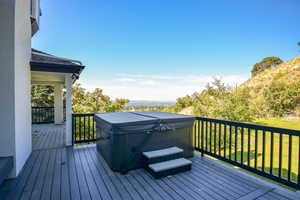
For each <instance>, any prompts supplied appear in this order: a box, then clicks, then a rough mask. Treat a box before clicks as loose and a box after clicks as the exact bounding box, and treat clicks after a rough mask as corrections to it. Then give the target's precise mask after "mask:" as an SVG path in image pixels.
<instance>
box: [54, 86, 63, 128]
mask: <svg viewBox="0 0 300 200" xmlns="http://www.w3.org/2000/svg"><path fill="white" fill-rule="evenodd" d="M62 89H63V86H62V85H61V84H55V85H54V123H55V124H63V123H64V101H63V92H62Z"/></svg>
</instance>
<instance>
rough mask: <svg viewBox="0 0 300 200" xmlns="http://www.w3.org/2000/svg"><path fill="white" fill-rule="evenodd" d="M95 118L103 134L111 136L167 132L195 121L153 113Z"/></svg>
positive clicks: (113, 114) (102, 114)
mask: <svg viewBox="0 0 300 200" xmlns="http://www.w3.org/2000/svg"><path fill="white" fill-rule="evenodd" d="M96 117H97V118H98V119H100V123H101V124H99V125H100V126H101V127H102V128H103V129H104V130H105V132H107V133H111V134H128V133H145V132H146V133H151V132H155V131H169V130H175V129H177V128H182V127H186V126H189V125H191V124H193V123H194V120H195V117H194V116H189V115H182V114H173V113H166V112H155V111H146V112H114V113H101V114H96ZM98 122H99V121H98Z"/></svg>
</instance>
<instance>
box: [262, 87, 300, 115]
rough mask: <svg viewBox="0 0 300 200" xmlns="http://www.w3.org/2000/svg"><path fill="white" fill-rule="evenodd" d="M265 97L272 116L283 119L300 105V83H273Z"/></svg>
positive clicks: (267, 89)
mask: <svg viewBox="0 0 300 200" xmlns="http://www.w3.org/2000/svg"><path fill="white" fill-rule="evenodd" d="M263 95H264V97H265V99H266V106H267V107H268V108H269V112H270V113H271V115H272V116H278V117H282V116H283V115H284V114H286V113H289V112H292V111H293V110H295V109H296V107H297V106H299V105H300V81H299V82H296V83H292V84H287V83H285V82H277V81H273V82H272V83H271V85H270V86H268V87H266V88H265V89H264V94H263Z"/></svg>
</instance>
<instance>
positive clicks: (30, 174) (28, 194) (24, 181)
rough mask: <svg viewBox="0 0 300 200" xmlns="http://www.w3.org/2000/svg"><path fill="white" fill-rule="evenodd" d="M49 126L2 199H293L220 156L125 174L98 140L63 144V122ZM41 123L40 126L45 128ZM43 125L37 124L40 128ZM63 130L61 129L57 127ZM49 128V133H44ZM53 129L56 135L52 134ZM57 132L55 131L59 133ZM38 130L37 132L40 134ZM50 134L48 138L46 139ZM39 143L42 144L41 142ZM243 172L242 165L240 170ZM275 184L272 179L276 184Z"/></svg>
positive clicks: (0, 189) (2, 192) (8, 183)
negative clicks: (172, 169) (113, 166)
mask: <svg viewBox="0 0 300 200" xmlns="http://www.w3.org/2000/svg"><path fill="white" fill-rule="evenodd" d="M42 126H44V128H40V129H39V130H40V131H39V132H40V134H42V135H41V136H38V138H39V139H37V138H34V139H33V140H35V142H33V145H34V149H35V150H34V151H33V152H32V154H31V156H30V158H29V160H28V161H27V163H26V165H25V167H24V169H23V170H22V172H21V174H20V175H19V177H18V178H17V179H13V180H9V181H6V182H5V183H4V184H3V185H2V186H1V187H0V199H1V200H2V199H4V200H5V199H8V200H13V199H36V200H38V199H53V200H59V199H62V200H65V199H66V200H69V199H82V200H89V199H103V200H109V199H143V200H148V199H152V200H157V199H162V200H168V199H174V200H175V199H176V200H178V199H186V200H190V199H206V200H212V199H213V200H223V199H226V200H235V199H237V200H246V199H247V200H250V199H258V200H271V199H272V200H273V199H274V200H288V199H290V200H292V199H296V198H297V197H296V196H295V195H293V196H288V195H287V194H283V193H281V191H280V190H278V189H276V188H274V187H272V186H270V185H269V184H262V183H259V182H257V181H256V180H255V178H254V179H252V178H249V177H248V176H245V175H243V174H240V173H235V172H233V170H232V169H228V168H226V167H223V166H222V165H220V164H218V162H217V161H213V160H210V159H208V158H201V157H200V156H199V155H196V156H195V157H194V158H192V159H191V161H192V162H193V169H192V170H191V171H189V172H185V173H181V174H177V175H175V176H171V177H167V178H163V179H158V180H156V179H153V178H152V177H151V176H150V175H149V174H148V173H147V172H146V171H145V170H143V169H138V170H133V171H130V172H129V173H128V174H126V175H121V174H119V173H115V172H113V171H111V170H110V168H109V167H108V165H107V164H106V163H105V161H104V160H103V159H102V157H101V156H100V155H99V154H98V153H97V151H96V148H95V145H89V146H83V147H74V148H73V147H68V148H66V147H63V146H62V143H61V142H60V141H59V140H62V136H61V135H59V134H58V133H61V134H63V132H64V131H63V126H60V127H55V126H54V125H52V128H53V129H51V126H45V125H42ZM42 126H40V127H42ZM36 128H37V127H36ZM58 129H60V131H57V130H58ZM43 130H45V131H46V132H47V133H45V132H43ZM51 130H53V135H52V136H49V135H48V134H51V132H52V131H51ZM54 132H55V133H54ZM36 134H37V133H36ZM46 138H47V139H46ZM35 145H36V146H35ZM235 171H237V170H235ZM271 185H272V184H271Z"/></svg>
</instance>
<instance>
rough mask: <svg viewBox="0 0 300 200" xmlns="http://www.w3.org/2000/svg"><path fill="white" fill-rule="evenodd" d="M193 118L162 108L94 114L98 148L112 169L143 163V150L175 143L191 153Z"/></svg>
mask: <svg viewBox="0 0 300 200" xmlns="http://www.w3.org/2000/svg"><path fill="white" fill-rule="evenodd" d="M194 120H195V118H194V117H193V116H188V115H180V114H172V113H165V112H152V111H149V112H114V113H102V114H96V126H97V150H98V152H100V153H101V155H102V156H103V158H104V159H105V161H106V162H107V164H108V165H109V166H110V168H111V169H112V170H114V171H119V172H123V173H125V172H127V171H128V170H131V169H136V168H140V167H143V159H142V152H145V151H154V150H159V149H163V148H169V147H174V146H177V147H179V148H181V149H183V150H184V157H192V156H193V145H192V129H193V124H194Z"/></svg>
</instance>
